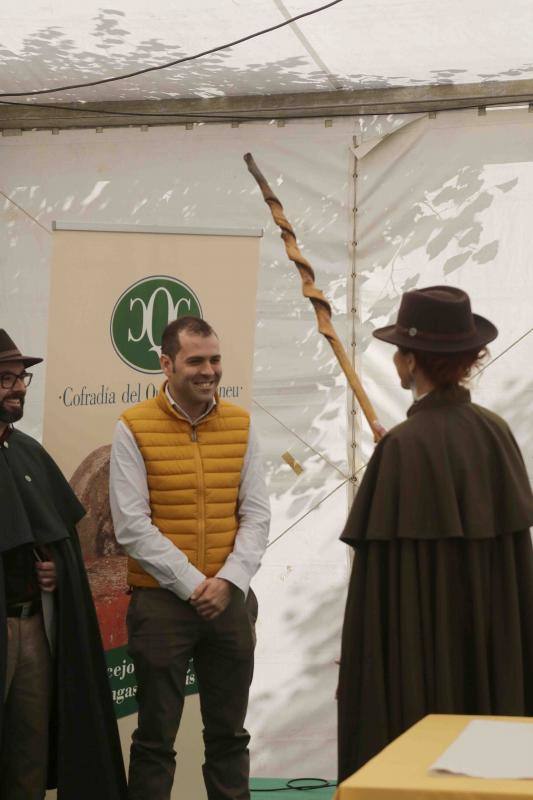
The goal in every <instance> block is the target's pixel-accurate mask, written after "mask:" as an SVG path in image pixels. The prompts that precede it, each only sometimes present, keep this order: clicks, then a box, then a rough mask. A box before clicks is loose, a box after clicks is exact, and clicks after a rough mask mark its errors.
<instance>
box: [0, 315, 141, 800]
mask: <svg viewBox="0 0 533 800" xmlns="http://www.w3.org/2000/svg"><path fill="white" fill-rule="evenodd" d="M41 361H42V358H34V357H31V356H23V355H22V354H21V352H20V350H19V349H18V348H17V346H16V345H15V343H14V342H13V341H12V339H11V338H10V337H9V336H8V334H7V333H6V332H5V331H4V330H0V507H1V509H2V517H1V520H2V521H1V523H0V797H1V798H2V800H42V798H43V797H44V794H45V791H46V788H47V787H48V788H54V787H56V786H57V787H58V793H59V796H60V797H62V798H64V800H89V798H94V797H98V798H99V800H100V799H101V798H105V800H123V798H125V797H126V786H125V776H124V770H123V765H122V759H121V754H120V743H119V739H118V733H117V728H116V722H115V719H114V714H113V709H112V702H111V695H110V690H109V685H108V682H107V674H106V666H105V661H104V656H103V652H102V646H101V642H100V638H99V632H98V624H97V621H96V615H95V611H94V606H93V603H92V598H91V595H90V591H89V587H88V583H87V578H86V575H85V570H84V567H83V562H82V560H81V553H80V549H79V544H78V540H77V535H76V528H75V525H76V523H77V522H78V521H79V520H80V519H81V517H82V516H83V515H84V513H85V511H84V509H83V507H82V506H81V505H80V503H79V502H78V500H77V498H76V496H75V494H74V493H73V491H72V490H71V488H70V486H69V485H68V483H67V481H66V480H65V478H64V477H63V475H62V473H61V472H60V470H59V469H58V467H57V465H56V464H55V462H54V461H53V460H52V459H51V457H50V456H49V455H48V454H47V453H46V451H45V450H44V449H43V448H42V447H41V445H40V444H39V443H38V442H36V441H35V439H32V438H31V437H29V436H27V435H26V434H24V433H22V432H21V431H18V430H16V429H15V428H13V423H15V422H18V420H20V419H21V418H22V415H23V413H24V401H25V397H26V389H27V387H28V386H29V385H30V382H31V378H32V374H31V373H30V372H27V371H26V370H27V368H28V367H30V366H32V365H34V364H38V363H40V362H41Z"/></svg>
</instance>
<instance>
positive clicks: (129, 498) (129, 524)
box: [109, 387, 270, 600]
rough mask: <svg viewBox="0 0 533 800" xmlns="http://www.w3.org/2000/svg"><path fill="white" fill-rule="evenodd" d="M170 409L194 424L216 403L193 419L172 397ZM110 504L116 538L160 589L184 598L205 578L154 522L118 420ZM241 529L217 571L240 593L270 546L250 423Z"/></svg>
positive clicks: (140, 463) (138, 460) (140, 470)
mask: <svg viewBox="0 0 533 800" xmlns="http://www.w3.org/2000/svg"><path fill="white" fill-rule="evenodd" d="M167 398H168V399H169V401H170V402H171V403H172V405H173V406H174V408H175V409H176V410H177V411H178V412H179V413H180V414H181V415H182V416H183V417H185V418H186V419H188V420H189V421H190V422H191V423H193V422H195V423H198V421H199V420H200V419H203V417H204V416H206V415H207V414H208V413H209V412H210V411H211V409H212V407H213V405H214V402H213V403H212V404H211V406H210V407H209V408H208V409H207V411H206V412H205V413H204V414H202V416H201V417H199V418H198V419H196V420H191V419H190V417H189V416H188V415H187V414H186V413H185V412H184V410H183V409H182V408H180V407H179V406H178V405H177V404H176V403H175V402H174V400H173V399H172V397H171V396H170V394H169V392H168V387H167ZM109 500H110V504H111V513H112V515H113V524H114V527H115V536H116V538H117V541H118V542H119V543H120V544H121V545H122V546H123V547H124V549H125V550H126V552H127V553H128V555H130V556H131V557H132V558H134V559H135V560H136V561H138V563H139V564H140V565H141V566H142V567H143V568H144V569H145V570H146V572H148V573H149V574H150V575H152V577H154V578H155V579H156V581H157V582H158V583H159V585H160V586H162V587H163V588H164V589H169V590H170V591H172V592H174V593H175V594H177V596H178V597H180V598H181V599H182V600H188V599H189V597H190V596H191V594H192V593H193V591H194V590H195V589H196V587H197V586H198V585H199V584H200V583H202V581H203V580H205V577H206V576H205V575H204V574H203V573H202V572H200V570H199V569H197V568H196V567H195V566H193V565H192V564H191V562H190V561H189V559H188V558H187V556H186V555H185V554H184V553H183V552H182V551H181V550H180V549H179V548H177V547H176V546H175V545H174V544H173V543H172V542H171V541H170V539H167V537H166V536H163V534H162V533H161V531H160V530H159V528H157V527H156V526H155V525H154V524H153V523H152V517H151V509H150V496H149V492H148V483H147V477H146V466H145V463H144V459H143V457H142V454H141V452H140V450H139V448H138V446H137V443H136V441H135V438H134V436H133V433H132V432H131V431H130V429H129V428H128V426H127V425H125V424H124V422H122V421H121V420H120V421H119V422H118V423H117V426H116V428H115V434H114V437H113V446H112V448H111V462H110V483H109ZM237 503H238V505H237V518H238V521H239V527H238V530H237V535H236V537H235V544H234V546H233V552H231V553H230V555H229V556H228V557H227V559H226V562H225V564H224V566H223V567H222V568H221V569H220V570H219V571H218V572H217V577H218V578H225V579H226V580H227V581H230V582H231V583H233V584H235V586H238V587H239V589H241V590H242V591H243V592H244V594H245V595H246V594H247V593H248V589H249V586H250V581H251V579H252V578H253V576H254V575H255V573H256V572H257V570H258V569H259V565H260V563H261V558H262V556H263V553H264V552H265V548H266V545H267V542H268V530H269V525H270V505H269V501H268V494H267V490H266V486H265V480H264V475H263V466H262V463H261V455H260V452H259V445H258V442H257V438H256V436H255V433H254V431H253V429H252V425H251V424H250V430H249V434H248V446H247V448H246V453H245V455H244V461H243V467H242V472H241V482H240V485H239V495H238V501H237Z"/></svg>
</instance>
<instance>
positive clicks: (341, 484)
mask: <svg viewBox="0 0 533 800" xmlns="http://www.w3.org/2000/svg"><path fill="white" fill-rule="evenodd" d="M530 333H533V328H530V329H529V330H528V331H526V332H525V333H523V334H522V335H521V336H519V337H518V338H517V339H515V340H514V341H513V342H511V344H510V345H509V346H508V347H506V348H505V350H502V352H501V353H498V355H497V356H495V357H494V358H493V359H492V360H491V361H489V362H488V364H485V366H484V367H481V368H480V369H479V370H478V371H477V373H476V375H480V374H481V373H482V372H484V371H485V370H486V369H488V368H489V367H491V366H492V365H493V364H494V363H495V362H496V361H498V359H500V358H502V356H504V355H506V354H507V353H509V351H510V350H512V349H513V347H516V345H517V344H519V343H520V342H521V341H522V340H523V339H525V338H526V336H529V334H530ZM254 403H256V405H258V406H259V407H260V408H263V406H261V405H260V403H257V401H256V400H254ZM263 410H264V411H267V410H266V409H263ZM267 413H268V414H269V415H270V416H271V417H272V418H273V419H275V420H276V421H277V422H278V423H279V424H280V425H281V426H282V427H283V428H285V429H286V430H288V431H290V433H292V434H293V435H294V436H296V437H297V438H298V439H300V441H302V442H303V443H304V444H306V446H307V447H309V448H310V449H311V450H314V452H315V453H317V454H318V455H319V456H320V457H321V458H323V459H324V461H326V462H327V463H328V464H330V465H331V466H335V465H334V464H332V463H331V462H330V461H328V459H327V458H325V456H323V455H322V454H321V453H319V452H318V451H317V450H315V449H314V448H313V447H311V445H308V444H307V442H305V440H304V439H303V438H302V437H301V436H299V435H298V434H297V433H296V432H295V431H293V430H291V429H290V428H288V427H287V426H286V425H284V424H283V422H281V420H279V419H278V418H277V417H275V416H274V414H271V413H270V412H269V411H267ZM367 466H368V461H367V462H366V463H364V464H362V465H361V466H360V467H359V469H357V470H355V472H353V474H352V475H350V476H349V477H346V478H345V480H343V481H342V482H341V483H339V484H337V486H335V488H334V489H332V491H331V492H329V493H328V494H326V495H325V496H324V497H323V498H322V499H321V500H319V501H318V503H315V505H313V506H311V508H309V509H308V510H307V511H306V512H305V513H304V514H302V515H301V516H300V517H298V519H297V520H295V521H294V522H291V524H290V525H289V526H288V527H287V528H285V530H283V531H282V532H281V533H280V534H278V535H277V536H276V538H275V539H272V541H271V542H269V543H268V545H267V549H268V548H269V547H271V546H272V545H273V544H275V543H276V542H279V540H280V539H282V538H283V537H284V536H285V534H287V533H289V531H291V530H292V529H293V528H295V527H296V526H297V525H299V524H300V522H302V520H304V519H305V518H306V517H307V516H309V514H311V513H312V512H313V511H316V509H317V508H319V507H320V506H321V505H322V503H324V502H325V501H326V500H328V499H329V498H330V497H332V496H333V495H334V494H335V493H336V492H337V491H338V490H339V489H341V488H342V487H343V486H345V485H346V484H347V483H348V482H349V481H350V482H352V483H355V478H356V476H357V475H358V474H359V473H360V472H362V471H363V470H364V469H366V467H367ZM335 469H337V471H338V472H340V471H341V470H340V469H339V468H338V467H335ZM342 474H344V473H342Z"/></svg>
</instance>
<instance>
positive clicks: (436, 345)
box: [372, 314, 498, 353]
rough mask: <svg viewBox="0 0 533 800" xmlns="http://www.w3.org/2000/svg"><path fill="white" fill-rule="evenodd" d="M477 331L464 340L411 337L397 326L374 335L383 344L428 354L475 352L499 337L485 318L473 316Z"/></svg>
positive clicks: (381, 329) (379, 329) (477, 315)
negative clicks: (477, 348)
mask: <svg viewBox="0 0 533 800" xmlns="http://www.w3.org/2000/svg"><path fill="white" fill-rule="evenodd" d="M472 316H473V318H474V324H475V331H474V333H472V334H469V335H468V336H465V338H464V339H445V338H442V339H440V338H439V339H432V338H429V337H428V338H423V337H422V336H416V335H414V336H409V335H408V334H406V333H401V332H400V331H398V330H397V328H396V325H387V326H386V327H384V328H376V330H375V331H373V332H372V335H373V336H375V337H376V339H380V340H381V341H382V342H388V343H389V344H395V345H396V346H397V347H406V348H407V349H409V350H423V351H424V352H427V353H462V352H465V351H466V350H475V349H476V347H479V348H481V347H483V346H484V345H486V344H488V343H489V342H492V341H493V340H494V339H495V338H496V337H497V335H498V329H497V327H496V326H495V325H493V324H492V322H490V321H489V320H488V319H485V317H482V316H480V315H479V314H472Z"/></svg>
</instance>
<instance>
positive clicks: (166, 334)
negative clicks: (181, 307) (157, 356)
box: [161, 317, 218, 361]
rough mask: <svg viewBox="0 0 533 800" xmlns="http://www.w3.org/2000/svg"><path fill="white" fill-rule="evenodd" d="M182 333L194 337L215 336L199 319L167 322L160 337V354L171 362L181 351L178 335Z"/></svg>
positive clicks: (180, 318) (191, 318)
mask: <svg viewBox="0 0 533 800" xmlns="http://www.w3.org/2000/svg"><path fill="white" fill-rule="evenodd" d="M183 331H187V333H192V334H193V335H196V336H216V335H217V334H216V333H215V331H214V330H213V328H212V327H211V325H210V324H209V323H208V322H206V321H205V319H202V318H201V317H179V318H178V319H175V320H173V321H172V322H169V323H168V325H167V327H166V328H165V330H164V331H163V335H162V336H161V354H162V355H165V356H168V357H169V358H170V359H172V361H174V359H175V358H176V353H178V352H179V350H180V349H181V342H180V333H182V332H183ZM217 338H218V337H217Z"/></svg>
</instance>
